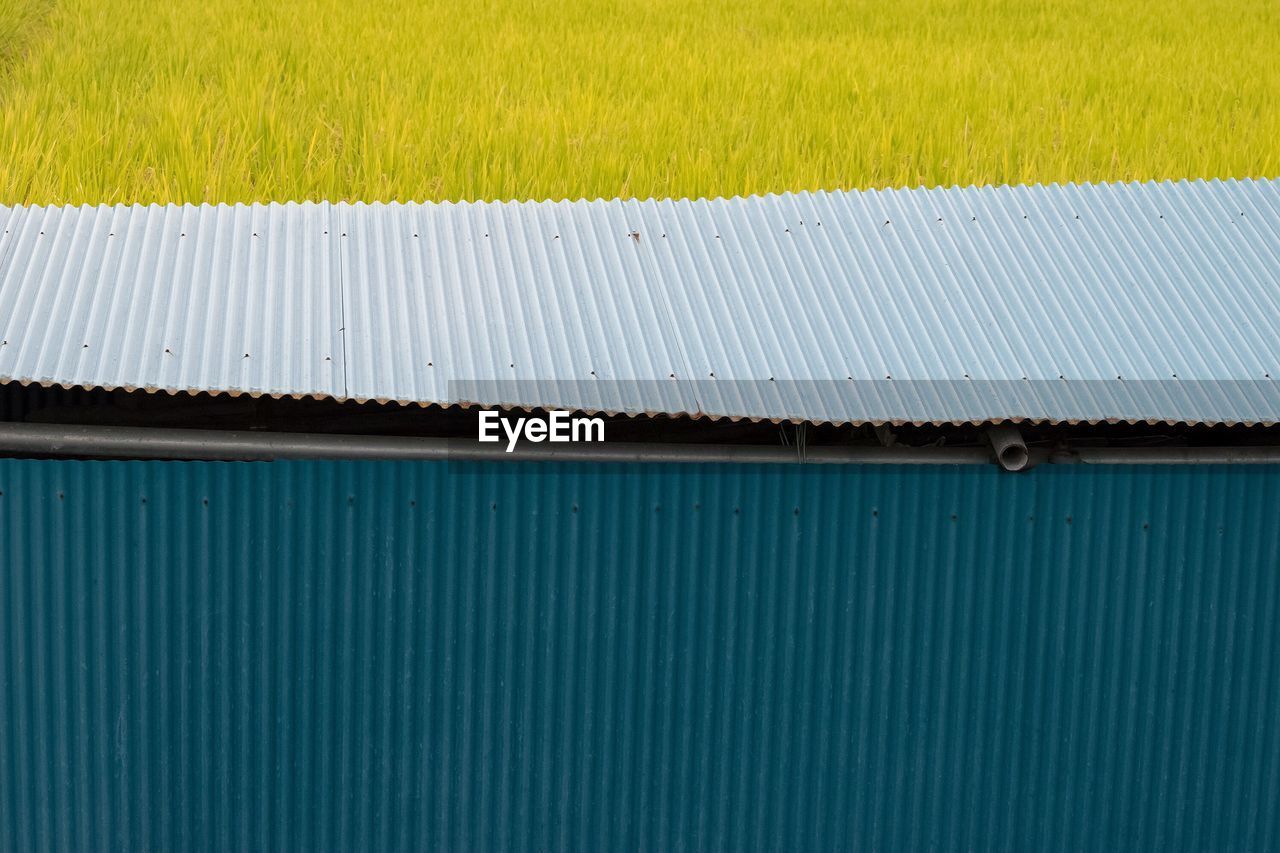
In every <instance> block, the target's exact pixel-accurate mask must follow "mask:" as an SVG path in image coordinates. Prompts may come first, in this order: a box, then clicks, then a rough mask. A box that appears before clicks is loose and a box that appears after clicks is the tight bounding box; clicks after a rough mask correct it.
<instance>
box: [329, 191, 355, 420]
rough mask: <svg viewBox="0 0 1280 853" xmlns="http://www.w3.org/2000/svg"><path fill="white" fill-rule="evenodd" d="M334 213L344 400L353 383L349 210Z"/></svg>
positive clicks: (336, 209)
mask: <svg viewBox="0 0 1280 853" xmlns="http://www.w3.org/2000/svg"><path fill="white" fill-rule="evenodd" d="M329 209H330V210H331V211H333V212H334V217H335V220H336V221H335V222H334V223H333V224H332V225H331V226H330V229H329V230H330V237H332V232H333V231H335V230H336V231H337V232H338V235H339V236H338V275H337V279H338V309H339V314H338V320H339V323H340V325H339V326H338V339H339V340H340V341H342V396H343V398H344V399H346V398H348V397H350V396H351V381H350V379H349V378H348V376H347V369H348V368H347V364H348V361H349V359H348V358H347V284H346V278H347V276H346V272H347V256H346V253H347V240H346V237H347V228H348V227H349V223H348V222H347V208H346V207H345V206H344V205H340V204H339V205H333V206H331V207H330V208H329Z"/></svg>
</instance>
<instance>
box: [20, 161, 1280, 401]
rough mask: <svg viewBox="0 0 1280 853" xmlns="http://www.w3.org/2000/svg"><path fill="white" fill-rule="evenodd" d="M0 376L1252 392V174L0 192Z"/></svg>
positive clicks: (790, 396) (543, 395) (405, 393)
mask: <svg viewBox="0 0 1280 853" xmlns="http://www.w3.org/2000/svg"><path fill="white" fill-rule="evenodd" d="M0 220H2V221H3V223H4V227H5V234H4V235H2V236H0V240H2V241H3V242H0V339H3V343H0V380H17V381H21V382H39V383H44V384H60V385H66V386H103V387H126V388H147V389H164V390H170V391H186V390H203V391H213V392H223V391H225V392H232V393H251V394H273V395H294V396H308V395H310V396H318V397H334V398H337V399H357V400H367V399H374V400H396V401H401V402H413V403H423V404H453V403H467V402H479V403H485V404H491V405H499V404H501V405H521V406H547V407H552V406H555V407H566V408H578V409H586V410H604V411H621V412H628V413H633V414H635V413H645V412H648V413H668V414H683V413H689V414H705V415H712V416H727V417H735V418H737V417H747V418H767V419H793V420H812V421H835V422H843V421H913V422H966V421H984V420H996V419H1031V420H1052V421H1076V420H1087V421H1099V420H1128V421H1171V422H1177V421H1188V422H1211V423H1217V422H1223V423H1236V422H1244V423H1254V422H1264V423H1272V422H1278V421H1280V182H1278V181H1252V180H1250V181H1225V182H1219V181H1211V182H1208V183H1206V182H1194V183H1186V182H1183V183H1177V184H1174V183H1163V184H1101V185H1067V186H1059V185H1053V186H1023V187H982V188H952V189H928V190H926V189H919V190H883V191H868V192H847V193H846V192H835V193H823V192H819V193H799V194H788V195H782V196H766V197H751V198H733V199H717V200H710V201H708V200H699V201H688V200H684V201H652V200H651V201H579V202H523V203H462V204H450V203H445V204H388V205H383V204H374V205H366V204H355V205H349V204H327V203H322V204H286V205H277V204H272V205H268V206H249V207H246V206H235V207H225V206H224V207H172V206H171V207H123V206H118V207H97V208H92V207H91V208H61V209H60V208H40V207H33V208H25V209H18V208H10V209H4V208H0Z"/></svg>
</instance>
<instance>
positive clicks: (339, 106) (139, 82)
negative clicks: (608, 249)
mask: <svg viewBox="0 0 1280 853" xmlns="http://www.w3.org/2000/svg"><path fill="white" fill-rule="evenodd" d="M1277 175H1280V3H1278V2H1276V0H1234V2H1230V0H1166V2H1163V3H1161V2H1150V0H1074V1H1073V2H1068V0H1055V2H1037V0H984V2H960V0H946V1H945V2H943V1H942V0H921V1H920V2H891V0H875V2H864V0H858V1H857V2H823V0H804V1H803V2H786V0H780V2H763V0H734V2H724V0H678V2H671V0H635V2H621V0H609V2H601V0H585V2H583V0H578V2H575V0H559V2H551V0H489V1H488V2H483V1H482V0H467V2H439V0H428V1H427V2H410V0H282V2H270V0H166V1H165V2H157V0H145V2H144V0H110V2H108V0H0V203H3V204H26V203H81V202H163V201H186V202H201V201H224V202H230V201H250V200H266V199H276V200H284V199H365V200H375V199H478V198H482V199H493V198H502V199H508V198H519V199H524V198H566V197H568V198H575V197H583V196H585V197H595V196H604V197H612V196H641V197H644V196H712V195H733V194H745V193H763V192H768V191H780V190H797V189H815V188H836V187H841V188H857V187H879V186H904V185H906V186H914V185H937V184H970V183H1005V182H1007V183H1015V182H1030V181H1034V182H1047V181H1068V180H1076V181H1084V180H1087V181H1099V180H1129V179H1148V178H1184V177H1214V176H1217V177H1227V176H1236V177H1243V176H1271V177H1274V176H1277Z"/></svg>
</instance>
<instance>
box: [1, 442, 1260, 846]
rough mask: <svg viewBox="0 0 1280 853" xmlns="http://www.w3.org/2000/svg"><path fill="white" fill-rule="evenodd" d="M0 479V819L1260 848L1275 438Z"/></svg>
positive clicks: (578, 837) (405, 834)
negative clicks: (1209, 460)
mask: <svg viewBox="0 0 1280 853" xmlns="http://www.w3.org/2000/svg"><path fill="white" fill-rule="evenodd" d="M0 492H2V493H3V494H0V569H2V571H0V618H2V619H3V623H2V624H0V691H2V692H0V848H3V849H9V850H91V849H93V850H102V849H116V850H231V849H236V850H250V849H262V850H266V849H271V850H323V851H330V850H332V851H339V850H341V851H346V850H355V849H365V850H410V849H436V850H481V851H486V850H584V851H585V850H622V849H627V850H645V851H648V850H781V849H786V850H852V849H861V850H921V849H945V850H961V849H963V850H1090V851H1093V850H1138V849H1142V850H1197V851H1198V850H1275V849H1277V847H1278V846H1280V827H1278V825H1277V822H1278V816H1280V807H1278V806H1277V803H1278V802H1280V632H1278V631H1277V628H1276V623H1277V606H1278V605H1280V473H1278V472H1277V471H1276V470H1274V469H1264V468H1237V469H1225V468H1137V467H1132V468H1104V469H1098V468H1086V467H1084V466H1074V467H1059V468H1043V469H1039V470H1036V471H1034V472H1032V473H1030V474H1027V475H1023V476H1013V475H1005V474H1001V473H1000V472H998V471H996V470H995V469H993V468H985V467H983V468H979V467H966V468H945V469H944V468H937V469H928V468H911V469H906V468H892V467H873V468H858V467H829V468H818V467H810V468H783V467H769V468H758V467H727V466H726V467H715V466H697V467H693V466H691V467H674V466H673V467H649V468H643V467H625V466H597V467H583V466H555V465H547V464H543V465H518V464H510V465H482V464H466V465H464V464H442V463H422V464H395V463H274V464H224V463H210V464H204V463H151V462H133V463H113V462H96V463H95V462H49V461H15V460H4V461H0Z"/></svg>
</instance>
